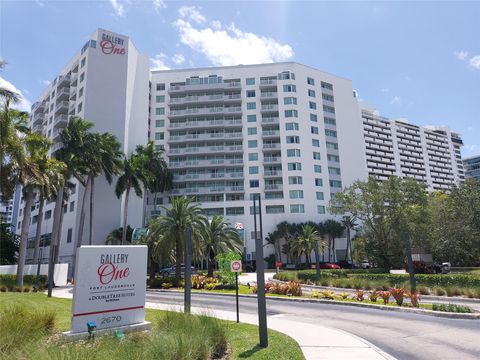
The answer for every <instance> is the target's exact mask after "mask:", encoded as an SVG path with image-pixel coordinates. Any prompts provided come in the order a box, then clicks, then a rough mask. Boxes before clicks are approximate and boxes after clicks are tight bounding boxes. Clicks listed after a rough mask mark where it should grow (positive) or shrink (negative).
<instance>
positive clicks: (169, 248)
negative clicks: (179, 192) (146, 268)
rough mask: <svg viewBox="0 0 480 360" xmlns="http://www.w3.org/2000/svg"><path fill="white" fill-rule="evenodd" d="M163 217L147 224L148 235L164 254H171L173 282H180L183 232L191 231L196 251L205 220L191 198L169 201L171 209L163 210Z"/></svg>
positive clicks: (183, 242) (198, 206)
mask: <svg viewBox="0 0 480 360" xmlns="http://www.w3.org/2000/svg"><path fill="white" fill-rule="evenodd" d="M164 209H165V212H166V214H165V215H160V216H158V217H157V218H155V219H153V220H152V221H151V222H150V223H149V230H150V231H149V234H148V237H151V238H153V239H155V240H157V241H158V242H159V246H161V248H162V249H163V251H164V252H165V253H168V252H173V254H174V257H175V281H176V283H177V284H178V283H179V281H180V270H181V264H182V259H183V248H184V246H185V237H184V235H185V230H186V229H187V228H190V229H191V230H192V240H193V242H194V244H195V245H196V248H197V249H198V248H199V246H200V241H201V239H202V234H203V233H204V232H205V230H204V228H205V226H206V224H207V219H206V218H205V216H204V215H203V214H202V209H201V207H200V205H199V204H195V203H194V202H193V200H192V198H189V197H185V196H183V197H176V198H172V200H171V207H170V208H165V207H164Z"/></svg>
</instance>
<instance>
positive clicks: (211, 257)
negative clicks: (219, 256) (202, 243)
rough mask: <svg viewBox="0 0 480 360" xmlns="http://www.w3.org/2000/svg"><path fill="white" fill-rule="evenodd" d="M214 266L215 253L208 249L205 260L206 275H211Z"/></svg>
mask: <svg viewBox="0 0 480 360" xmlns="http://www.w3.org/2000/svg"><path fill="white" fill-rule="evenodd" d="M214 266H215V254H214V252H213V249H210V250H209V251H208V262H207V269H208V271H207V276H208V277H213V267H214Z"/></svg>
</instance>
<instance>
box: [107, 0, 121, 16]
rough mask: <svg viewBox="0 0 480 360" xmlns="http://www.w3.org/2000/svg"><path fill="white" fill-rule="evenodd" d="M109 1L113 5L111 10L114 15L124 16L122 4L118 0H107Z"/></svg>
mask: <svg viewBox="0 0 480 360" xmlns="http://www.w3.org/2000/svg"><path fill="white" fill-rule="evenodd" d="M109 1H110V4H111V5H112V7H113V11H115V15H117V16H119V17H124V16H125V7H124V6H123V4H121V3H120V1H119V0H109Z"/></svg>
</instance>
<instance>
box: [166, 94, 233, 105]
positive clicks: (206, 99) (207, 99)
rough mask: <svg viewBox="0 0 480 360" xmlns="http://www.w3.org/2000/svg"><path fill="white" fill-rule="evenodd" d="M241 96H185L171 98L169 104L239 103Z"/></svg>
mask: <svg viewBox="0 0 480 360" xmlns="http://www.w3.org/2000/svg"><path fill="white" fill-rule="evenodd" d="M240 101H241V95H240V94H235V95H223V94H217V95H202V96H185V97H177V98H171V99H170V102H169V104H174V105H183V104H185V105H186V104H192V103H195V104H201V103H207V104H208V103H215V102H240Z"/></svg>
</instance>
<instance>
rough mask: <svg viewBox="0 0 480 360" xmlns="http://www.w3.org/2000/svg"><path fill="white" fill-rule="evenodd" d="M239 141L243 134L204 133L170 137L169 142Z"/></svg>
mask: <svg viewBox="0 0 480 360" xmlns="http://www.w3.org/2000/svg"><path fill="white" fill-rule="evenodd" d="M232 138H235V139H238V138H240V139H241V138H242V133H241V132H238V133H224V132H221V133H204V134H187V135H173V136H170V137H169V139H168V141H169V142H177V141H178V142H185V141H199V140H216V139H232Z"/></svg>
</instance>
